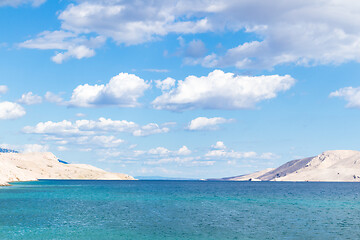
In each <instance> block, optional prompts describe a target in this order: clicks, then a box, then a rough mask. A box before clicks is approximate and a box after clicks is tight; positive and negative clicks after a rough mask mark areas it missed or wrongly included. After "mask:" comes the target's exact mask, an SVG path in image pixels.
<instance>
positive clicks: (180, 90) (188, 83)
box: [152, 70, 295, 111]
mask: <svg viewBox="0 0 360 240" xmlns="http://www.w3.org/2000/svg"><path fill="white" fill-rule="evenodd" d="M294 84H295V80H294V79H293V78H292V77H291V76H289V75H285V76H279V75H270V76H256V77H250V76H235V75H234V74H233V73H224V72H223V71H221V70H214V71H213V72H211V73H209V75H208V76H202V77H196V76H188V77H187V78H185V80H184V81H178V82H177V87H176V88H173V89H171V90H170V91H168V92H164V93H163V94H162V95H161V96H159V97H157V98H156V99H155V100H154V101H153V102H152V104H153V106H154V107H155V108H156V109H168V110H175V111H182V110H187V109H195V108H204V109H245V108H253V107H255V105H256V103H258V102H261V101H263V100H267V99H272V98H275V97H276V96H277V93H278V92H282V91H286V90H288V89H290V88H291V87H292V86H293V85H294Z"/></svg>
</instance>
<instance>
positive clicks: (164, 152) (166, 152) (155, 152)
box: [142, 146, 192, 156]
mask: <svg viewBox="0 0 360 240" xmlns="http://www.w3.org/2000/svg"><path fill="white" fill-rule="evenodd" d="M142 153H143V154H144V153H148V154H152V155H162V156H164V155H173V156H176V155H190V154H191V153H192V151H191V150H190V149H189V148H188V147H187V146H182V147H181V148H179V150H175V151H171V150H169V149H167V148H164V147H157V148H152V149H150V150H149V151H147V152H145V151H143V152H142Z"/></svg>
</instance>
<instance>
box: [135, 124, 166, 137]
mask: <svg viewBox="0 0 360 240" xmlns="http://www.w3.org/2000/svg"><path fill="white" fill-rule="evenodd" d="M169 131H170V129H169V128H167V127H160V126H159V125H158V124H156V123H149V124H147V125H145V126H142V127H140V128H139V129H137V130H135V131H134V132H133V135H134V136H148V135H153V134H158V133H167V132H169Z"/></svg>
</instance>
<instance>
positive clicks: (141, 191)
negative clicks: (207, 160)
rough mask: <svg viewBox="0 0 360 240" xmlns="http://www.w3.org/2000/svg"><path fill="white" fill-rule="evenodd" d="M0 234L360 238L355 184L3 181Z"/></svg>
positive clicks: (4, 236) (21, 236)
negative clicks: (11, 183)
mask: <svg viewBox="0 0 360 240" xmlns="http://www.w3.org/2000/svg"><path fill="white" fill-rule="evenodd" d="M0 204H1V207H0V239H4V240H5V239H139V240H141V239H152V240H154V239H204V240H205V239H359V238H360V184H359V183H286V182H204V181H77V180H41V181H38V182H22V183H14V184H13V186H10V187H0Z"/></svg>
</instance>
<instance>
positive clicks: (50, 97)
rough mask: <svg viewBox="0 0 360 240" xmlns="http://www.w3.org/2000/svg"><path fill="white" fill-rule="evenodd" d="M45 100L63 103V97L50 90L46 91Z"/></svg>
mask: <svg viewBox="0 0 360 240" xmlns="http://www.w3.org/2000/svg"><path fill="white" fill-rule="evenodd" d="M44 98H45V100H46V101H48V102H51V103H57V104H63V101H64V100H63V99H62V97H61V96H60V95H59V94H55V93H52V92H46V94H45V96H44Z"/></svg>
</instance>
